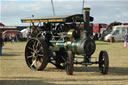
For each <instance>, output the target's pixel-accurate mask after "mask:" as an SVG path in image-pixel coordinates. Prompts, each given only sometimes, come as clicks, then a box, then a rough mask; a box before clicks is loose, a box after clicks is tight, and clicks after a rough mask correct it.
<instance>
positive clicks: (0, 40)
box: [0, 33, 4, 56]
mask: <svg viewBox="0 0 128 85" xmlns="http://www.w3.org/2000/svg"><path fill="white" fill-rule="evenodd" d="M3 44H4V43H3V38H2V33H0V56H1V55H2V46H3Z"/></svg>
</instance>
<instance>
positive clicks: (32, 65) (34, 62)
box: [31, 59, 36, 67]
mask: <svg viewBox="0 0 128 85" xmlns="http://www.w3.org/2000/svg"><path fill="white" fill-rule="evenodd" d="M35 63H36V59H35V60H34V61H33V62H32V64H31V67H32V66H33V65H34V64H35Z"/></svg>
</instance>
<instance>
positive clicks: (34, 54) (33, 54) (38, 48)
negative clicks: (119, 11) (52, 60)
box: [25, 39, 44, 70]
mask: <svg viewBox="0 0 128 85" xmlns="http://www.w3.org/2000/svg"><path fill="white" fill-rule="evenodd" d="M43 57H44V53H43V48H42V45H41V42H40V41H39V40H36V39H31V40H30V41H29V42H28V44H27V46H26V50H25V59H26V63H27V65H28V66H29V67H30V68H31V69H33V70H37V69H39V68H40V67H41V65H42V62H43Z"/></svg>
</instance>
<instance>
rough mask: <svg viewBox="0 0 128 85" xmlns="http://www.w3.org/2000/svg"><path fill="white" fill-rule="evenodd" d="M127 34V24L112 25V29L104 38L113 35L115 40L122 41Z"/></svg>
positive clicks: (106, 38) (107, 38)
mask: <svg viewBox="0 0 128 85" xmlns="http://www.w3.org/2000/svg"><path fill="white" fill-rule="evenodd" d="M126 34H128V25H119V26H114V27H113V31H112V32H111V33H110V34H108V35H106V36H105V38H104V40H105V41H109V40H110V38H111V37H114V40H115V41H124V36H125V35H126Z"/></svg>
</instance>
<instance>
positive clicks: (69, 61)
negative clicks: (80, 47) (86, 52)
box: [65, 51, 74, 75]
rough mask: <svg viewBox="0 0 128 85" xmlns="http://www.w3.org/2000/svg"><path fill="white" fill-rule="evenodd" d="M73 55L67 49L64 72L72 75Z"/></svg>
mask: <svg viewBox="0 0 128 85" xmlns="http://www.w3.org/2000/svg"><path fill="white" fill-rule="evenodd" d="M73 62H74V56H73V53H72V52H71V51H67V60H66V67H65V69H66V73H67V74H68V75H72V74H73V68H74V66H73V65H74V63H73Z"/></svg>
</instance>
